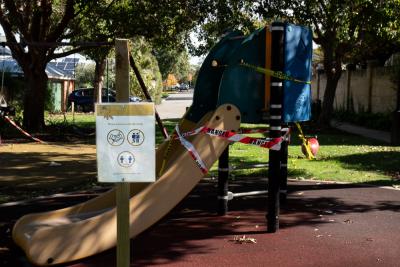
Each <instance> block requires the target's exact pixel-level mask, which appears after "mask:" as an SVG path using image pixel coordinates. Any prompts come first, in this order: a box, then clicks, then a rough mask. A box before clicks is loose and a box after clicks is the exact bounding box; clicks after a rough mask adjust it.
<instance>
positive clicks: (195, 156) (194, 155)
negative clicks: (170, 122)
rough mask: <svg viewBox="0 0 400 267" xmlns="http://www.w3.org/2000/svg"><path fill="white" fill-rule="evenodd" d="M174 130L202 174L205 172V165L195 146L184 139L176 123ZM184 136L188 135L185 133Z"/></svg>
mask: <svg viewBox="0 0 400 267" xmlns="http://www.w3.org/2000/svg"><path fill="white" fill-rule="evenodd" d="M175 132H176V134H177V136H178V139H179V141H180V142H181V144H182V145H183V146H184V147H185V148H186V150H187V151H188V152H189V154H190V156H191V157H192V159H193V160H194V162H195V163H196V165H197V166H198V167H199V169H200V170H201V172H202V173H203V174H206V173H207V172H208V170H207V167H206V165H205V164H204V162H203V160H202V159H201V157H200V155H199V153H198V152H197V151H196V148H195V147H194V146H193V144H192V143H190V142H189V141H188V140H186V139H185V138H184V136H183V135H181V133H180V131H179V127H178V125H176V127H175ZM186 136H189V135H186Z"/></svg>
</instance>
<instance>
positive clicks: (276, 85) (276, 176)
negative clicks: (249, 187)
mask: <svg viewBox="0 0 400 267" xmlns="http://www.w3.org/2000/svg"><path fill="white" fill-rule="evenodd" d="M271 30H272V33H271V36H272V49H271V50H272V52H273V53H271V54H272V58H271V68H272V70H274V71H283V67H284V32H285V31H284V30H285V25H284V24H283V23H280V22H275V23H273V24H272V26H271ZM282 95H283V80H281V79H279V78H276V77H271V100H270V101H271V103H270V137H271V138H278V137H280V136H281V134H282V133H281V129H282V107H283V106H282V102H283V101H282ZM280 177H281V151H279V150H278V151H277V150H272V149H270V150H269V168H268V206H267V208H268V211H267V216H266V217H267V231H268V232H269V233H274V232H276V231H277V230H279V209H280V201H279V200H280V199H279V190H280Z"/></svg>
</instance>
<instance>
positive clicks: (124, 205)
mask: <svg viewBox="0 0 400 267" xmlns="http://www.w3.org/2000/svg"><path fill="white" fill-rule="evenodd" d="M115 64H116V73H115V74H116V76H115V87H116V91H117V102H129V47H128V40H126V39H116V40H115ZM129 198H130V185H129V183H127V182H123V181H122V182H120V183H117V186H116V202H117V267H128V266H129V264H130V235H129Z"/></svg>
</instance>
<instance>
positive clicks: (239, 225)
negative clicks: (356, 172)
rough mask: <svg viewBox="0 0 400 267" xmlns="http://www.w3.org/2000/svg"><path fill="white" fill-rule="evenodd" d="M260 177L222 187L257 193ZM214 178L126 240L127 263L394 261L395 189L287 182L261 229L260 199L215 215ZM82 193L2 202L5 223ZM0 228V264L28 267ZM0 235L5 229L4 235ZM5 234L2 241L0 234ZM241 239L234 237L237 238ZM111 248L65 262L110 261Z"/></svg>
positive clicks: (397, 235)
mask: <svg viewBox="0 0 400 267" xmlns="http://www.w3.org/2000/svg"><path fill="white" fill-rule="evenodd" d="M265 184H266V180H265V179H256V178H253V179H245V180H241V181H238V180H236V181H234V182H232V183H231V184H230V190H231V191H234V192H241V191H244V190H263V189H264V188H265ZM215 194H216V180H211V179H205V180H204V181H203V182H202V183H200V184H199V185H198V186H197V187H196V188H195V189H194V190H193V192H192V193H191V194H190V195H189V196H187V197H186V198H185V200H184V201H183V202H181V203H180V204H179V205H178V206H177V207H176V208H175V209H174V210H173V211H172V212H171V213H170V214H169V215H168V216H167V217H165V218H164V219H162V220H161V221H160V222H159V223H158V224H156V225H155V226H153V227H152V228H150V229H149V230H148V231H146V232H145V233H143V234H141V235H140V236H138V237H137V238H136V239H134V240H132V241H131V249H132V259H131V266H155V265H157V266H280V267H281V266H291V267H292V266H324V267H326V266H363V267H368V266H400V212H399V211H400V191H398V190H391V189H383V188H377V187H370V186H362V185H343V184H326V183H323V184H319V183H316V182H304V181H291V182H289V195H288V200H287V203H286V204H285V205H282V211H281V217H280V221H281V228H280V230H279V232H277V233H274V234H270V233H266V231H265V230H266V229H265V219H264V218H265V211H264V210H265V207H266V196H252V197H246V198H240V199H234V200H232V201H231V202H230V203H229V207H230V212H229V214H228V215H227V216H223V217H219V216H216V215H215V209H216V203H215V202H216V197H215ZM92 196H93V194H92V195H90V196H87V195H86V193H82V194H75V195H70V196H64V197H53V198H48V199H41V200H37V201H33V202H29V203H25V204H21V205H17V206H11V207H2V208H0V214H2V217H1V218H2V219H1V222H2V223H6V224H7V226H8V228H9V227H10V226H12V223H13V222H14V221H15V220H16V219H17V218H18V217H19V216H21V215H23V214H25V213H27V212H28V211H39V210H47V209H54V208H58V207H62V206H66V205H70V204H74V203H76V202H79V201H83V200H86V199H87V198H88V197H92ZM6 229H7V227H3V228H2V229H1V235H2V240H3V241H2V243H3V244H2V246H3V245H4V242H5V244H6V245H7V244H8V249H9V251H8V252H7V253H1V255H2V257H1V258H0V260H1V261H0V265H1V266H30V265H29V264H28V263H27V261H26V259H25V258H24V255H23V254H22V252H21V251H20V250H19V249H18V248H16V247H15V245H12V243H10V242H11V241H10V233H9V231H8V232H7V230H6ZM5 232H7V233H5ZM4 236H6V238H5V239H4V238H3V237H4ZM240 238H242V239H243V241H247V242H239V241H238V240H237V239H240ZM115 257H116V256H115V249H112V250H109V251H106V252H104V253H102V254H99V255H96V256H94V257H91V258H88V259H84V260H82V261H80V262H75V263H71V264H69V265H67V266H74V267H78V266H79V267H89V266H93V267H100V266H115Z"/></svg>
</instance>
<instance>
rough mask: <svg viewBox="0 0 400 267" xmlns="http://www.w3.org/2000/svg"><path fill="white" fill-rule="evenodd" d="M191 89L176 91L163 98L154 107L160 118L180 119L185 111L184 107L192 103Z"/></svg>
mask: <svg viewBox="0 0 400 267" xmlns="http://www.w3.org/2000/svg"><path fill="white" fill-rule="evenodd" d="M192 100H193V91H189V92H177V93H176V94H171V95H170V96H169V97H168V98H167V99H165V100H163V101H162V102H161V104H160V105H157V106H156V109H157V111H158V113H159V115H160V118H161V119H180V118H182V116H183V114H185V112H186V108H188V107H190V106H191V105H192Z"/></svg>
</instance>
